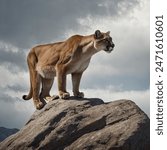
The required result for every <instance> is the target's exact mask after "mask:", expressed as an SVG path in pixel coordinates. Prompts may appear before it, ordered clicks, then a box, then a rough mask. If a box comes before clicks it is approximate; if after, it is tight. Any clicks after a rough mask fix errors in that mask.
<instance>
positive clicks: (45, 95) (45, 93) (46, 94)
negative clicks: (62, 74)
mask: <svg viewBox="0 0 167 150" xmlns="http://www.w3.org/2000/svg"><path fill="white" fill-rule="evenodd" d="M53 82H54V78H52V79H45V78H42V89H41V93H40V99H41V101H42V100H46V101H47V102H49V101H52V100H54V99H57V98H58V96H50V90H51V88H52V85H53Z"/></svg>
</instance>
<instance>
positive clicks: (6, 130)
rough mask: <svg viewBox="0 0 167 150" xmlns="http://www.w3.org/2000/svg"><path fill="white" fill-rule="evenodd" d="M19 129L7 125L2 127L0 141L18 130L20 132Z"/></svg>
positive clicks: (0, 128)
mask: <svg viewBox="0 0 167 150" xmlns="http://www.w3.org/2000/svg"><path fill="white" fill-rule="evenodd" d="M18 131H19V129H16V128H14V129H9V128H5V127H0V142H1V141H3V140H4V139H6V138H7V137H8V136H10V135H12V134H15V133H16V132H18Z"/></svg>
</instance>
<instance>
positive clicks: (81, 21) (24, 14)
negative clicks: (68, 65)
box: [0, 0, 150, 128]
mask: <svg viewBox="0 0 167 150" xmlns="http://www.w3.org/2000/svg"><path fill="white" fill-rule="evenodd" d="M97 29H98V30H101V31H102V32H107V31H110V35H111V36H112V38H113V42H114V43H115V49H114V51H113V52H112V53H110V54H108V53H105V52H104V51H101V52H99V53H97V54H96V55H94V56H93V57H92V60H91V62H90V66H89V67H88V69H87V70H86V71H85V72H84V75H83V78H82V80H81V85H80V89H81V91H83V92H84V93H85V97H87V98H93V97H94V98H95V97H96V98H97V97H98V98H101V99H103V100H104V101H105V102H109V101H114V100H119V99H130V100H133V101H134V102H135V103H136V104H137V105H138V106H139V107H140V108H141V109H142V110H143V111H144V112H145V113H146V114H147V115H148V116H149V111H150V106H149V105H150V102H149V99H150V94H149V93H150V86H149V81H150V74H149V70H150V69H149V68H150V66H149V65H150V64H149V62H150V57H149V56H150V47H149V41H150V39H149V0H103V1H101V0H91V1H90V0H47V1H46V0H28V1H27V0H12V1H11V0H1V1H0V72H1V74H0V126H4V127H8V128H21V127H22V126H23V125H24V124H25V123H26V122H27V121H28V119H29V118H30V116H31V115H32V114H33V112H34V111H35V108H34V105H33V102H32V100H30V101H24V100H22V99H21V97H22V95H23V94H27V93H28V91H29V74H28V67H27V64H26V56H27V54H28V52H29V50H30V49H31V48H32V47H34V46H35V45H38V44H44V43H51V42H58V41H63V40H66V39H67V38H69V37H70V36H72V35H74V34H81V35H90V34H93V33H94V32H95V30H97ZM56 84H57V83H56V82H55V83H54V86H53V88H52V91H51V94H52V95H54V94H57V85H56ZM67 84H68V89H69V92H70V93H71V94H72V92H71V91H72V90H71V77H70V76H68V83H67Z"/></svg>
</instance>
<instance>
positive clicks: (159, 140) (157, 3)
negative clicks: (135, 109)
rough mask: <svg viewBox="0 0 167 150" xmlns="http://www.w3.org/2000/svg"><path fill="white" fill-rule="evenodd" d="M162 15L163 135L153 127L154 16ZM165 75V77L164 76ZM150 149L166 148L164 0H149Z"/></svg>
mask: <svg viewBox="0 0 167 150" xmlns="http://www.w3.org/2000/svg"><path fill="white" fill-rule="evenodd" d="M157 15H163V17H164V19H163V22H164V24H163V27H164V30H163V35H164V37H163V38H164V42H163V44H164V48H163V50H164V54H163V58H164V60H163V67H164V71H163V77H162V79H163V84H164V89H163V93H164V95H163V96H164V97H163V100H164V103H163V106H164V112H163V117H164V118H163V123H164V124H163V126H164V127H163V129H164V130H163V133H164V134H163V135H157V133H156V131H155V129H156V127H157V120H156V113H157V100H156V95H157V87H156V86H155V82H156V81H155V79H157V73H156V72H155V16H157ZM165 76H166V77H165ZM150 107H151V108H150V119H151V122H150V131H151V132H150V135H151V136H150V140H151V143H150V149H151V150H165V149H166V148H167V5H166V4H165V0H150Z"/></svg>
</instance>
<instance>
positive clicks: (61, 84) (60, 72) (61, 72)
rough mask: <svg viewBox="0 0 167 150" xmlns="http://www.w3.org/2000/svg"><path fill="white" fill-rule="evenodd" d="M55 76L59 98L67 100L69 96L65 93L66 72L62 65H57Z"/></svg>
mask: <svg viewBox="0 0 167 150" xmlns="http://www.w3.org/2000/svg"><path fill="white" fill-rule="evenodd" d="M56 75H57V83H58V90H59V97H60V98H62V99H67V98H69V97H70V94H69V93H68V92H67V91H66V72H65V69H64V67H63V66H62V65H57V68H56Z"/></svg>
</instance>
